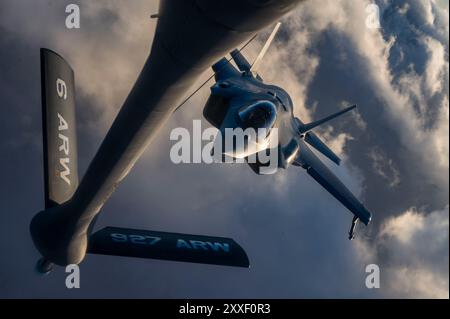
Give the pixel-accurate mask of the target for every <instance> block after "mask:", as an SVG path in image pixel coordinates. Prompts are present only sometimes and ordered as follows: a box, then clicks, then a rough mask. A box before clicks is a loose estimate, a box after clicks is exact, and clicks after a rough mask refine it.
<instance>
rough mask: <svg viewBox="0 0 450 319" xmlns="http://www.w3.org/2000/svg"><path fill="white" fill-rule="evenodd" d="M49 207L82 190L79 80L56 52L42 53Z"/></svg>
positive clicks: (46, 183) (45, 172)
mask: <svg viewBox="0 0 450 319" xmlns="http://www.w3.org/2000/svg"><path fill="white" fill-rule="evenodd" d="M41 69H42V74H41V76H42V117H43V118H42V126H43V127H42V133H43V141H44V175H45V176H44V183H45V207H46V208H50V207H52V206H55V205H59V204H62V203H65V202H66V201H68V200H69V199H70V198H72V195H73V194H74V193H75V191H76V189H77V187H78V165H77V157H78V155H77V134H76V133H77V132H76V109H75V79H74V72H73V70H72V68H71V67H70V66H69V64H67V62H66V61H65V60H64V59H63V58H62V57H60V56H59V55H58V54H56V53H55V52H52V51H50V50H46V49H43V50H41Z"/></svg>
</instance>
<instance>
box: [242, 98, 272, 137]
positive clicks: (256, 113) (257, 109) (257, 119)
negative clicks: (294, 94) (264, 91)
mask: <svg viewBox="0 0 450 319" xmlns="http://www.w3.org/2000/svg"><path fill="white" fill-rule="evenodd" d="M238 117H239V120H240V121H241V123H242V127H243V128H244V129H246V128H249V127H251V128H253V129H255V130H257V129H258V128H266V129H271V128H272V127H273V125H274V124H275V121H276V119H277V107H276V105H275V104H274V103H273V102H271V101H267V100H263V101H258V102H255V103H253V104H250V105H248V106H245V107H243V108H242V109H241V110H240V111H239V113H238Z"/></svg>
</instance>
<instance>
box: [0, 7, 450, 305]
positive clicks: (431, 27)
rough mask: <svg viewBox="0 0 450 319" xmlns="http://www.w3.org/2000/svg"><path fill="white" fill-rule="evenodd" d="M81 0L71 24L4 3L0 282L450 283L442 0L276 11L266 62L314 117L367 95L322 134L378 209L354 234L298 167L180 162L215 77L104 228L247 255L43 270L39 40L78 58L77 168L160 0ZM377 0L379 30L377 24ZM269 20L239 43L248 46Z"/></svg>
mask: <svg viewBox="0 0 450 319" xmlns="http://www.w3.org/2000/svg"><path fill="white" fill-rule="evenodd" d="M76 3H77V4H79V5H80V9H81V28H80V29H79V30H68V29H66V28H65V25H64V21H65V18H66V13H65V6H66V5H67V4H69V2H68V3H67V4H66V3H65V1H56V0H36V1H28V0H14V1H13V0H6V1H5V0H4V1H1V3H0V35H1V36H0V54H1V56H0V97H1V108H0V112H1V113H0V132H1V136H2V138H1V139H0V158H1V161H2V165H1V166H0V173H1V176H2V181H1V183H0V205H1V206H0V211H1V213H0V227H1V231H0V234H1V235H0V236H1V237H0V238H1V240H0V249H1V251H2V256H1V257H0V297H2V298H24V297H26V298H77V297H83V298H107V297H110V298H448V297H449V274H448V268H449V257H448V256H449V201H448V198H449V180H448V176H449V175H448V174H449V158H448V153H449V152H448V145H449V54H448V53H449V45H448V43H449V20H448V19H449V18H448V1H434V0H409V1H401V0H378V1H375V2H371V1H368V0H354V1H346V0H315V1H305V2H303V3H301V4H300V5H299V6H298V8H297V9H296V10H295V11H293V12H291V13H290V14H289V15H288V16H286V17H284V18H283V19H282V21H281V22H282V23H283V24H282V27H281V30H280V32H279V35H278V36H277V38H276V40H275V41H274V44H273V46H272V47H271V48H270V50H269V52H268V53H267V56H266V57H265V59H264V63H262V65H261V69H260V73H261V75H262V76H263V78H264V80H265V82H267V83H273V84H276V85H278V86H281V87H283V88H285V89H286V90H287V91H288V92H289V94H290V95H291V97H292V99H293V101H294V104H295V114H296V116H298V117H300V118H301V119H302V120H303V121H304V122H306V121H308V120H314V119H318V118H320V117H322V116H325V115H328V114H330V113H332V112H335V111H336V110H337V109H339V108H342V107H343V106H345V105H348V104H350V103H352V104H353V103H355V104H358V111H357V112H355V113H354V114H352V115H349V116H345V117H342V118H340V119H339V120H336V121H333V122H331V123H329V124H328V125H325V126H323V127H321V128H319V129H318V130H317V131H316V132H317V133H318V134H320V136H321V137H323V138H324V139H325V140H326V141H327V143H328V145H330V146H331V147H332V148H333V150H335V151H336V152H337V153H338V154H339V155H340V156H341V157H342V159H343V163H342V164H341V166H340V167H335V166H333V164H332V163H330V162H327V160H326V159H324V161H325V162H326V163H327V165H329V167H330V168H332V169H333V171H334V172H335V173H336V174H337V175H338V176H339V177H340V178H341V179H342V180H343V181H344V183H345V184H346V185H348V187H349V188H350V189H351V190H352V191H353V192H354V193H355V194H357V195H358V197H359V198H361V199H362V201H363V202H364V203H365V205H366V206H367V207H368V208H369V209H370V210H371V211H372V212H373V222H372V223H371V224H370V225H369V226H368V227H363V226H361V227H359V228H358V230H357V238H356V239H355V240H354V241H348V239H347V232H348V229H349V227H350V221H351V215H350V214H349V213H348V211H347V210H346V209H345V208H344V207H342V206H341V205H340V204H339V202H337V201H336V200H335V199H334V198H333V197H332V196H330V195H329V194H328V193H327V192H326V191H325V190H324V189H322V188H321V186H320V185H318V184H317V183H316V182H315V181H314V180H312V179H311V178H310V177H309V176H308V175H307V174H306V172H305V171H303V170H302V169H300V168H298V167H291V168H289V169H288V170H282V171H280V172H279V173H277V174H276V175H270V176H257V175H255V174H254V173H253V172H252V171H251V170H250V169H249V168H248V167H247V166H245V165H230V164H214V165H207V164H180V165H176V164H173V163H172V162H171V161H170V159H169V152H170V148H171V146H172V145H173V142H172V141H170V140H169V135H170V132H171V130H172V129H174V128H176V127H186V128H188V129H191V128H192V120H193V119H201V120H202V125H203V126H204V127H207V126H208V124H207V122H206V121H205V120H204V119H203V118H202V107H203V106H204V104H205V102H206V99H207V97H208V94H209V89H208V86H207V87H205V88H204V89H202V90H201V91H200V92H199V93H198V94H196V95H195V96H194V97H193V98H192V99H191V100H189V102H188V103H186V105H184V106H183V107H182V108H181V109H180V110H179V111H178V112H177V113H176V114H174V116H172V118H170V120H169V121H168V122H167V123H166V124H165V125H164V127H163V128H162V129H161V131H160V132H159V133H158V136H157V137H156V138H155V140H154V141H153V142H152V144H151V145H150V147H149V148H148V149H147V151H146V152H145V153H144V155H143V156H142V158H141V159H140V161H139V162H138V163H137V165H136V166H135V167H134V169H133V170H132V172H131V173H130V175H129V176H128V177H127V178H126V179H125V181H124V182H123V183H122V184H121V185H120V187H119V188H118V189H117V190H116V192H115V193H114V194H113V196H112V197H111V198H110V200H109V201H108V202H107V204H106V205H105V206H104V208H103V212H102V214H101V216H100V218H99V220H98V222H97V226H96V227H97V228H102V227H104V226H120V227H130V228H139V229H151V230H159V231H171V232H182V233H196V234H205V235H213V236H223V237H232V238H234V239H235V240H236V241H237V242H238V243H240V244H241V246H243V247H244V249H245V250H246V251H247V254H248V255H249V259H250V263H251V268H249V269H238V268H227V267H221V266H209V265H196V264H188V263H176V262H168V261H157V260H140V259H130V258H113V257H108V256H88V258H87V259H86V260H85V261H84V262H83V263H82V264H81V267H80V269H81V288H80V289H72V290H69V289H67V288H66V286H65V277H66V274H65V273H64V269H62V268H58V269H56V270H55V271H54V272H53V273H51V274H50V275H48V276H44V277H42V276H39V275H37V274H36V273H35V272H34V265H35V263H36V261H37V260H38V258H39V254H38V253H37V251H36V250H35V249H34V247H33V244H32V241H31V238H30V235H29V230H28V227H29V222H30V220H31V218H32V217H33V216H34V214H36V213H37V212H38V211H40V210H42V208H43V206H44V196H43V172H42V166H43V165H42V141H41V114H40V110H41V106H40V71H39V48H41V47H48V48H51V49H53V50H55V51H57V52H59V53H61V54H62V55H63V56H64V57H65V58H66V59H67V60H68V61H69V62H70V64H71V65H72V66H73V68H74V70H75V77H76V88H77V96H76V100H77V120H78V123H77V125H78V153H79V173H80V176H82V175H83V173H84V171H85V170H86V168H87V166H88V165H89V162H90V160H91V159H92V157H93V156H94V154H95V152H96V150H97V149H98V147H99V145H100V143H101V141H102V139H103V137H104V135H105V134H106V132H107V130H108V128H109V127H110V125H111V123H112V121H113V119H114V117H115V115H116V114H117V112H118V110H119V109H120V107H121V105H122V103H123V101H124V99H125V98H126V96H127V94H128V92H129V90H130V88H131V87H132V85H133V83H134V81H135V80H136V77H137V74H138V72H139V71H140V69H141V68H142V66H143V63H144V61H145V59H146V58H147V56H148V54H149V50H150V48H151V43H152V39H153V35H154V31H155V27H156V22H155V21H154V20H151V19H149V16H150V15H151V14H153V13H155V12H157V10H158V9H157V8H158V2H157V1H153V0H133V1H125V0H110V1H107V0H99V1H95V2H94V1H88V0H78V1H76ZM369 3H376V4H377V5H378V6H379V12H380V26H381V27H380V28H376V29H374V28H368V27H367V25H366V21H367V19H368V13H367V12H366V7H367V5H368V4H369ZM270 31H271V28H270V27H269V28H268V29H267V30H263V31H262V32H261V33H260V35H259V37H258V38H257V40H256V41H254V42H253V43H252V44H251V45H250V46H249V47H248V48H247V49H246V50H245V51H243V54H244V55H246V56H247V57H248V59H249V60H252V59H254V58H255V57H256V55H257V54H258V52H259V50H260V49H261V47H262V45H263V43H264V41H265V39H266V38H267V36H268V34H269V33H270ZM211 72H212V71H211V70H205V73H204V74H203V76H202V78H201V79H199V81H198V83H201V82H202V81H203V80H204V79H206V78H207V77H208V76H209V75H210V74H211ZM210 85H212V83H211V84H210ZM194 88H195V85H194ZM369 264H377V265H378V266H379V268H380V275H381V282H380V288H379V289H368V288H367V287H366V285H365V279H366V276H367V273H366V271H365V270H366V266H367V265H369Z"/></svg>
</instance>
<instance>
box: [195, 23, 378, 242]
mask: <svg viewBox="0 0 450 319" xmlns="http://www.w3.org/2000/svg"><path fill="white" fill-rule="evenodd" d="M279 27H280V23H278V24H277V25H276V27H275V29H274V30H273V32H272V34H271V35H270V37H269V39H268V40H267V42H266V44H265V45H264V47H263V49H262V50H261V53H260V54H259V55H258V57H257V58H256V60H255V62H254V63H253V64H250V63H249V62H248V61H247V59H246V58H245V57H244V56H243V55H242V54H241V52H240V50H238V49H235V50H234V51H232V52H231V57H232V60H234V62H235V64H236V66H237V68H238V69H236V68H235V67H234V66H233V65H232V64H231V62H230V60H231V59H227V58H225V57H224V58H222V59H221V60H219V61H218V62H217V63H215V64H214V65H213V66H212V69H213V70H214V77H215V81H216V83H215V84H214V85H213V86H212V87H211V95H210V97H209V99H208V101H207V103H206V106H205V108H204V111H203V114H204V117H205V118H206V119H207V120H208V121H209V122H210V123H211V124H212V125H213V126H215V127H216V128H218V130H219V133H220V134H218V136H219V137H218V138H217V139H220V140H219V142H220V143H219V144H218V145H220V147H221V148H220V149H219V150H220V151H221V155H222V156H223V157H224V156H228V157H232V158H241V159H242V158H245V159H246V160H247V162H248V165H249V166H250V167H251V169H252V170H253V171H254V172H255V173H257V174H272V173H274V172H276V171H277V169H279V168H282V169H287V168H288V167H289V166H299V167H302V168H304V169H305V170H306V171H307V173H308V174H309V175H310V176H311V177H312V178H314V179H315V180H316V181H317V182H318V183H319V184H320V185H322V186H323V187H324V188H325V189H326V190H327V191H328V192H330V193H331V195H333V196H334V197H335V198H336V199H337V200H339V201H340V202H341V203H342V204H343V205H344V206H345V207H346V208H348V209H349V210H350V211H351V212H352V213H353V214H354V217H353V219H352V223H351V227H350V232H349V239H353V238H354V230H355V226H356V223H357V221H358V220H359V221H361V222H362V223H364V224H365V225H367V224H369V222H370V220H371V213H370V212H369V211H368V210H367V209H366V208H365V207H364V206H363V205H362V204H361V203H360V202H359V201H358V200H357V199H356V197H355V196H354V195H353V194H352V193H351V192H350V191H349V190H348V189H347V187H345V185H344V184H343V183H342V182H341V181H340V180H339V179H338V178H337V177H336V176H335V175H334V174H333V173H332V171H331V170H330V169H329V168H328V167H327V166H326V165H325V164H324V163H323V162H322V161H321V160H320V159H319V158H318V157H317V156H316V155H315V154H314V152H313V151H312V150H311V149H310V148H309V147H308V145H310V146H312V147H313V148H314V149H316V150H317V151H319V152H320V153H322V154H323V155H324V156H326V157H327V158H328V159H329V160H331V161H332V162H334V163H335V164H337V165H339V164H340V162H341V160H340V158H339V157H338V156H337V155H336V154H335V153H334V152H333V151H332V150H331V149H330V148H329V147H327V146H326V144H325V143H324V142H322V141H321V139H320V138H319V136H318V135H317V134H315V133H314V132H313V129H315V128H316V127H318V126H320V125H322V124H325V123H327V122H328V121H330V120H333V119H335V118H336V117H338V116H340V115H343V114H345V113H347V112H349V111H351V110H353V109H355V108H356V105H353V106H349V107H347V108H345V109H343V110H341V111H338V112H336V113H335V114H332V115H330V116H328V117H325V118H323V119H320V120H317V121H314V122H311V123H304V122H302V121H301V120H300V119H299V118H297V117H295V116H294V105H293V103H292V99H291V98H290V96H289V94H288V93H287V92H286V91H285V90H283V89H282V88H281V87H279V86H276V85H271V84H266V83H264V81H263V79H262V77H261V76H260V75H259V74H258V66H259V65H260V63H261V61H262V60H263V58H264V55H265V54H266V52H267V50H268V48H269V46H270V45H271V43H272V41H273V39H274V37H275V35H276V33H277V31H278V29H279ZM237 128H240V129H241V131H240V132H243V131H244V130H246V129H249V128H250V129H254V130H261V131H262V132H263V134H262V135H260V134H253V135H251V134H249V135H244V137H245V138H246V139H245V140H241V141H240V142H239V140H238V139H236V138H235V140H232V141H233V142H232V143H227V142H226V140H225V139H226V138H225V137H226V135H227V131H228V132H234V131H235V130H236V129H237ZM275 129H276V131H277V134H272V132H273V131H275ZM271 139H276V141H272V140H271ZM230 140H231V139H230ZM270 145H272V146H270ZM260 146H261V147H260ZM214 150H216V148H214ZM268 152H275V153H276V156H275V157H271V158H275V160H276V164H277V165H276V166H275V167H274V168H272V169H269V166H270V165H269V164H270V163H268V162H267V160H266V159H267V158H268V156H267V153H268ZM261 158H264V160H263V161H262V160H261Z"/></svg>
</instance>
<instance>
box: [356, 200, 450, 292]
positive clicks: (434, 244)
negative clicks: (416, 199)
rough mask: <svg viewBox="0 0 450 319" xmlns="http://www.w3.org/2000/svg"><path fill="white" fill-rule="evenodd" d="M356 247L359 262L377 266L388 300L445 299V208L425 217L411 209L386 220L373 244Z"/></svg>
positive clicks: (446, 214)
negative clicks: (373, 263) (377, 264)
mask: <svg viewBox="0 0 450 319" xmlns="http://www.w3.org/2000/svg"><path fill="white" fill-rule="evenodd" d="M359 245H361V246H360V253H361V256H363V259H365V260H366V261H367V262H368V261H369V260H370V261H372V262H376V263H379V266H380V269H381V277H382V287H381V288H382V289H383V291H384V292H385V293H386V295H387V296H388V297H393V298H398V297H401V298H403V297H408V298H447V299H448V298H449V274H448V265H449V259H448V249H449V246H448V245H449V210H448V207H446V208H445V209H443V210H440V211H435V212H432V213H429V214H425V213H423V212H418V211H417V210H416V209H414V208H411V209H409V210H408V211H406V212H404V213H403V214H401V215H399V216H397V217H392V218H389V219H388V220H386V221H385V222H384V224H383V226H382V228H381V231H380V232H379V234H378V235H377V237H376V239H375V240H374V242H373V243H371V244H370V245H369V244H367V243H362V242H360V243H359ZM367 245H368V246H367ZM383 286H384V287H383Z"/></svg>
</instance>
